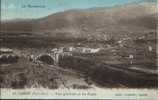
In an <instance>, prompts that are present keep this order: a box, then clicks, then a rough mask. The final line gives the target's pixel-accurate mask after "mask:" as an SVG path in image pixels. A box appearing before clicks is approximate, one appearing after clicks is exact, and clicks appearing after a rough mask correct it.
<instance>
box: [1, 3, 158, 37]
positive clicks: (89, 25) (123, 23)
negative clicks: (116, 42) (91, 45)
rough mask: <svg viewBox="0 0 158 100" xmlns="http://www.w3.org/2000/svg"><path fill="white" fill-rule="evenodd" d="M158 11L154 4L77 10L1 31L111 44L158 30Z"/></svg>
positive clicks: (14, 24) (18, 23) (15, 23)
mask: <svg viewBox="0 0 158 100" xmlns="http://www.w3.org/2000/svg"><path fill="white" fill-rule="evenodd" d="M157 18H158V9H156V5H155V4H153V3H147V4H146V3H141V4H129V5H124V6H114V7H110V8H106V7H105V8H104V7H101V8H92V9H84V10H83V9H77V10H68V11H64V12H59V13H55V14H52V15H49V16H46V17H44V18H40V19H34V20H33V19H32V20H16V21H8V22H2V23H1V31H5V32H13V31H14V32H31V33H41V34H43V35H47V36H49V37H58V38H64V37H65V38H87V39H99V40H100V39H103V40H107V39H109V38H111V37H116V36H117V37H121V36H124V35H125V34H126V35H132V33H142V32H146V31H153V30H156V29H157V22H158V21H157Z"/></svg>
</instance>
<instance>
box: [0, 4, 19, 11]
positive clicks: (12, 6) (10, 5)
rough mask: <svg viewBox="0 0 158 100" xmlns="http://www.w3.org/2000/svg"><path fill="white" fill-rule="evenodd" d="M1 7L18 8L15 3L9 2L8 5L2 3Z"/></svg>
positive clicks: (6, 8) (7, 8) (5, 8)
mask: <svg viewBox="0 0 158 100" xmlns="http://www.w3.org/2000/svg"><path fill="white" fill-rule="evenodd" d="M1 8H2V9H4V10H10V9H16V8H17V6H16V5H15V4H8V5H5V4H2V5H1Z"/></svg>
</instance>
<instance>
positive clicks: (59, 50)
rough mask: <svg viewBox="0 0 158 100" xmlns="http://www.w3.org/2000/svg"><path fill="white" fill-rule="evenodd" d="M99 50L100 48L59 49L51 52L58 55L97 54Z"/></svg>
mask: <svg viewBox="0 0 158 100" xmlns="http://www.w3.org/2000/svg"><path fill="white" fill-rule="evenodd" d="M100 50H101V48H88V47H72V46H71V47H60V48H58V49H57V48H54V49H52V50H51V52H58V53H67V52H71V53H97V52H99V51H100Z"/></svg>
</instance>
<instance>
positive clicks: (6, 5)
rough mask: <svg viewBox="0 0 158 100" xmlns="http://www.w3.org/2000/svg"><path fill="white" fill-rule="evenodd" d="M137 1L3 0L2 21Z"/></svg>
mask: <svg viewBox="0 0 158 100" xmlns="http://www.w3.org/2000/svg"><path fill="white" fill-rule="evenodd" d="M133 1H137V0H1V20H12V19H28V18H31V19H32V18H40V17H44V16H48V15H50V14H53V13H56V12H61V11H65V10H70V9H86V8H93V7H109V6H115V5H122V4H127V3H129V2H133Z"/></svg>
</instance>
